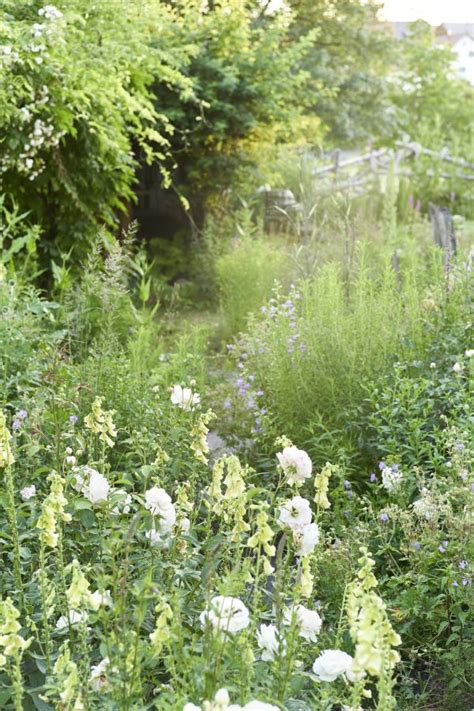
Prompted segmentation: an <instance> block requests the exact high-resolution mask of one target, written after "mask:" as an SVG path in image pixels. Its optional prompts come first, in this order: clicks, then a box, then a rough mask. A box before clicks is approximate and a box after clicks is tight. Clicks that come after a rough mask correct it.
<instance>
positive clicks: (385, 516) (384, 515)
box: [379, 511, 390, 523]
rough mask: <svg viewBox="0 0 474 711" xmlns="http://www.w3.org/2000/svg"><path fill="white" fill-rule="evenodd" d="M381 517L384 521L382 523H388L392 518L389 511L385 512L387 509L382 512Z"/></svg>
mask: <svg viewBox="0 0 474 711" xmlns="http://www.w3.org/2000/svg"><path fill="white" fill-rule="evenodd" d="M379 519H380V520H381V521H382V523H387V521H389V520H390V516H389V515H388V513H385V511H384V512H383V513H381V514H380V516H379Z"/></svg>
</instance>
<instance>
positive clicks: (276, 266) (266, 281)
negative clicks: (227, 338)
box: [215, 233, 292, 335]
mask: <svg viewBox="0 0 474 711" xmlns="http://www.w3.org/2000/svg"><path fill="white" fill-rule="evenodd" d="M215 269H216V273H217V280H218V289H219V294H220V302H221V306H222V309H223V312H224V314H225V319H226V327H227V331H228V334H229V335H232V334H236V333H238V332H239V331H241V330H242V329H243V328H244V326H245V324H246V322H247V319H248V317H249V316H250V314H252V313H253V314H256V313H257V312H258V311H259V309H260V308H261V307H262V306H264V304H265V303H266V302H267V301H268V299H269V298H270V296H271V295H272V293H273V290H274V289H275V286H276V285H279V284H281V285H282V286H283V288H285V289H286V288H287V287H288V286H289V282H290V280H291V277H292V264H291V261H289V255H288V253H287V252H286V251H285V248H284V246H283V245H281V243H280V241H279V240H278V238H277V237H276V236H274V237H270V238H268V237H264V236H263V235H259V234H257V235H255V236H254V237H253V238H252V237H250V236H249V235H248V234H244V233H243V234H240V236H239V237H237V238H236V239H235V244H234V245H232V247H231V250H230V251H229V253H228V254H226V255H224V256H222V257H220V258H219V259H218V260H217V262H216V265H215Z"/></svg>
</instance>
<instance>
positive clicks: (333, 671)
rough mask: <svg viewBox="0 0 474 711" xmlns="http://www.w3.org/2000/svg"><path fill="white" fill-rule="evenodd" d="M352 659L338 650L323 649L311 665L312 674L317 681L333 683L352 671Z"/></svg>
mask: <svg viewBox="0 0 474 711" xmlns="http://www.w3.org/2000/svg"><path fill="white" fill-rule="evenodd" d="M352 661H353V660H352V657H351V656H350V654H346V652H341V651H340V650H339V649H325V650H324V651H323V652H321V654H320V655H319V657H318V658H317V659H316V661H315V662H314V664H313V673H314V674H315V675H316V677H317V678H318V680H319V681H334V680H335V679H337V677H338V676H341V675H342V674H346V673H347V672H349V671H351V670H352Z"/></svg>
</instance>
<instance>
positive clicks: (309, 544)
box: [293, 523, 320, 556]
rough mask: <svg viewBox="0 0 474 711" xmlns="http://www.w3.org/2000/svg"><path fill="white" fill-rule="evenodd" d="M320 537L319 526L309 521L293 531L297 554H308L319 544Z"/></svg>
mask: <svg viewBox="0 0 474 711" xmlns="http://www.w3.org/2000/svg"><path fill="white" fill-rule="evenodd" d="M319 539H320V533H319V526H318V525H317V524H316V523H308V524H307V525H306V526H303V527H302V528H299V529H295V530H294V531H293V541H294V544H295V553H296V555H298V556H299V555H308V553H312V552H313V550H314V548H315V547H316V546H317V545H318V543H319Z"/></svg>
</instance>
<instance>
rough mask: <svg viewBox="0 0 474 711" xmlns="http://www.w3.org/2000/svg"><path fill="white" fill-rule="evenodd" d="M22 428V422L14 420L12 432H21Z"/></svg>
mask: <svg viewBox="0 0 474 711" xmlns="http://www.w3.org/2000/svg"><path fill="white" fill-rule="evenodd" d="M20 427H21V422H20V420H13V423H12V430H19V429H20Z"/></svg>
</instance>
